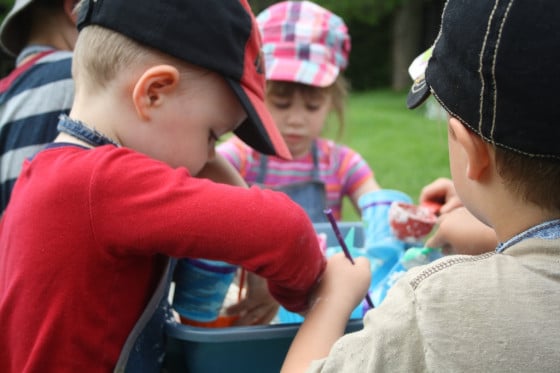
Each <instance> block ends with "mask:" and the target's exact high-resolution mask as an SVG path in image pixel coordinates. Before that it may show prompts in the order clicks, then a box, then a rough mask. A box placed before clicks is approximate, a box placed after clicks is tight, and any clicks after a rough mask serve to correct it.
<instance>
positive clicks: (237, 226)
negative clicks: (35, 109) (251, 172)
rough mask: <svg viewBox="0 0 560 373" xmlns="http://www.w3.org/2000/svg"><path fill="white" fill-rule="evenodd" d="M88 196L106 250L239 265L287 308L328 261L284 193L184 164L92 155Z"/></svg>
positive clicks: (119, 153) (301, 302)
mask: <svg viewBox="0 0 560 373" xmlns="http://www.w3.org/2000/svg"><path fill="white" fill-rule="evenodd" d="M98 153H99V152H98ZM89 196H90V201H89V203H90V206H91V222H92V223H91V224H92V230H93V233H94V236H95V237H96V240H98V241H99V242H100V243H102V247H107V248H108V250H110V251H111V253H112V254H114V255H154V254H158V253H161V254H166V255H169V256H173V257H177V258H180V257H191V258H197V257H201V258H207V259H213V260H222V261H226V262H229V263H232V264H236V265H240V266H242V267H244V268H246V269H247V270H249V271H251V272H254V273H256V274H258V275H260V276H262V277H264V278H266V279H267V280H268V281H269V289H270V291H271V293H272V295H273V296H274V297H275V298H276V299H277V300H278V301H279V302H280V303H281V304H282V305H283V306H284V307H285V308H286V309H288V310H290V311H294V312H299V311H303V310H305V309H306V308H307V297H308V294H309V292H310V290H311V289H312V288H313V286H314V284H315V283H316V281H317V278H318V277H319V276H320V275H321V273H322V271H323V270H324V268H325V265H326V261H325V258H324V257H323V254H322V253H321V251H320V249H319V246H318V241H317V236H316V233H315V230H314V229H313V225H312V223H311V221H310V220H309V219H308V218H307V215H306V214H305V212H304V210H303V209H302V208H301V207H299V206H298V205H297V204H295V203H294V202H292V201H291V200H290V199H289V198H288V197H287V196H285V195H284V194H283V193H279V192H273V191H270V190H261V189H259V188H258V187H253V188H250V189H245V188H240V187H233V186H228V185H223V184H217V183H213V182H211V181H208V180H204V179H197V178H194V177H191V176H190V175H189V173H188V171H187V170H186V169H182V168H179V169H172V168H170V167H169V166H167V165H166V164H164V163H161V162H158V161H154V160H152V159H150V158H148V157H145V156H143V155H141V154H138V153H136V152H133V151H130V150H127V149H116V150H115V149H112V151H109V152H105V153H102V154H101V155H100V154H97V159H96V170H95V172H94V173H93V176H92V179H91V184H90V191H89Z"/></svg>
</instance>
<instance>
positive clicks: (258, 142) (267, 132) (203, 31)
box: [77, 0, 291, 159]
mask: <svg viewBox="0 0 560 373" xmlns="http://www.w3.org/2000/svg"><path fill="white" fill-rule="evenodd" d="M89 25H98V26H101V27H104V28H107V29H110V30H113V31H115V32H118V33H120V34H122V35H125V36H127V37H129V38H131V39H133V40H135V41H136V42H138V43H140V44H143V45H146V46H149V47H151V48H154V49H157V50H159V51H161V52H164V53H166V54H168V55H170V56H174V57H176V58H178V59H181V60H183V61H187V62H189V63H192V64H194V65H197V66H201V67H203V68H206V69H208V70H212V71H214V72H216V73H218V74H220V75H222V76H223V77H224V78H225V79H226V81H227V82H228V83H229V85H230V86H231V88H232V89H233V91H234V92H235V94H236V95H237V97H238V98H239V100H240V102H241V104H242V105H243V107H244V108H245V111H246V112H247V117H248V118H247V120H246V121H245V122H244V123H242V124H241V126H239V127H238V128H237V129H236V130H235V134H236V135H237V136H239V138H241V140H243V141H244V142H245V143H247V144H248V145H249V146H251V147H253V148H254V149H255V150H257V151H259V152H262V153H265V154H270V155H277V156H279V157H282V158H285V159H291V155H290V152H289V150H288V148H287V146H286V144H285V142H284V140H283V138H282V136H281V134H280V132H279V131H278V129H277V127H276V125H275V123H274V120H273V119H272V116H271V114H270V112H269V111H268V109H267V108H266V105H265V102H264V97H265V75H264V72H265V71H264V60H263V58H262V52H261V38H260V33H259V31H258V27H257V25H256V21H255V17H254V15H253V13H252V11H251V8H250V6H249V4H248V3H247V0H89V1H85V2H84V4H83V5H82V6H81V7H80V9H79V14H78V22H77V26H78V29H79V30H81V29H83V28H84V27H87V26H89ZM219 109H220V108H216V110H219Z"/></svg>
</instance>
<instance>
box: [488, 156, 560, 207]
mask: <svg viewBox="0 0 560 373" xmlns="http://www.w3.org/2000/svg"><path fill="white" fill-rule="evenodd" d="M494 149H495V154H496V169H497V171H498V174H499V175H500V176H501V177H502V178H503V180H504V182H505V184H506V187H507V188H508V189H509V190H510V191H511V192H512V193H516V194H517V195H519V196H520V197H521V198H522V199H523V200H525V201H527V202H532V203H534V204H535V205H537V206H539V207H541V208H543V209H546V210H549V211H560V194H559V193H557V188H558V185H560V160H558V159H552V158H542V157H529V156H527V155H523V154H519V153H516V152H513V151H511V150H507V149H502V148H498V147H495V148H494Z"/></svg>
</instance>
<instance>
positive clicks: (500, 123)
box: [282, 0, 560, 373]
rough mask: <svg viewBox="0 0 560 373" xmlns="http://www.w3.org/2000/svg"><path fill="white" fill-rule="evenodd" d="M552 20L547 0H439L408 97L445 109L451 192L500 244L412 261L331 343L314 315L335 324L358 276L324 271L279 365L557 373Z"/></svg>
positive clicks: (557, 43)
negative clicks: (427, 53)
mask: <svg viewBox="0 0 560 373" xmlns="http://www.w3.org/2000/svg"><path fill="white" fill-rule="evenodd" d="M559 18H560V3H559V2H558V1H552V0H531V1H528V0H496V1H477V0H448V1H447V3H446V6H445V8H444V11H443V16H442V24H441V29H440V33H439V36H438V38H437V39H436V41H435V45H434V50H433V56H432V57H431V59H430V60H429V63H428V66H427V69H426V71H425V79H418V80H417V81H416V82H415V84H414V87H413V89H412V90H411V93H410V95H409V98H408V100H407V103H408V106H409V107H410V108H413V107H416V106H418V105H420V103H421V102H422V101H423V100H424V99H425V98H426V97H427V96H428V95H429V93H430V92H431V93H432V94H433V96H434V97H435V98H436V99H437V101H438V102H439V103H440V104H441V105H442V106H443V108H445V110H446V111H447V113H448V115H449V116H448V118H449V119H448V143H449V159H450V169H451V175H452V179H453V182H454V185H455V188H456V191H457V195H458V196H459V198H460V199H461V201H462V203H463V204H464V206H465V207H466V208H467V209H468V210H469V212H470V213H472V214H473V215H474V216H475V217H477V218H478V219H480V220H481V221H482V222H484V223H486V224H487V225H489V226H490V227H492V228H493V229H494V231H495V232H496V236H497V239H498V241H499V244H498V245H497V247H496V248H495V251H493V252H489V253H485V254H481V255H476V256H470V255H450V256H446V257H443V258H441V259H438V260H437V261H436V262H434V263H431V264H428V265H426V266H421V267H416V268H413V269H411V270H410V271H409V272H408V273H407V274H406V275H405V276H404V277H403V278H401V279H400V280H399V281H398V282H397V284H396V285H395V286H394V287H393V288H392V289H391V290H390V292H389V294H388V295H387V298H386V299H385V301H384V303H383V304H382V305H381V306H380V307H379V308H376V309H374V310H370V311H369V312H368V313H367V314H366V316H365V319H364V329H363V330H361V331H358V332H356V333H352V334H349V335H346V336H343V337H341V338H340V339H338V340H336V338H337V337H340V336H341V335H342V331H343V329H342V328H338V329H337V332H338V335H335V334H336V333H333V332H332V331H331V330H327V329H329V328H326V327H325V325H328V326H329V327H330V326H331V325H337V326H340V325H344V323H345V322H346V320H347V316H348V315H349V313H350V311H351V310H352V309H353V307H354V306H355V304H356V303H355V302H352V301H353V300H356V299H358V300H359V298H360V296H362V295H363V286H361V285H360V286H359V284H356V285H354V286H352V285H350V284H346V285H347V286H342V285H341V284H339V283H338V280H339V279H340V278H341V274H339V273H337V272H336V271H332V272H331V271H329V269H327V271H326V273H325V275H324V278H323V280H322V281H321V284H320V287H319V288H318V290H317V292H316V294H315V296H316V299H317V301H316V303H315V304H314V306H312V308H311V310H310V311H309V312H308V313H307V317H306V320H305V322H304V323H303V326H302V327H301V329H300V330H299V332H298V334H297V336H296V337H295V339H294V341H293V343H292V345H291V348H290V350H289V352H288V355H287V357H286V360H285V362H284V366H283V369H282V371H283V372H300V371H307V372H337V373H338V372H379V371H386V372H465V371H473V372H511V371H520V372H552V371H557V370H558V362H559V361H560V350H559V349H558V346H559V345H560V324H559V323H558V315H560V266H559V265H558V263H560V219H559V218H560V200H559V194H558V193H556V190H557V188H558V185H559V183H560V148H559V147H558V144H557V142H558V141H557V140H558V138H559V137H560V126H559V125H558V118H559V117H560V108H559V106H558V102H557V94H556V92H557V89H558V86H560V74H559V73H558V58H559V56H558V51H560V32H559V31H558V27H557V25H558V19H559ZM355 271H356V272H357V273H356V274H355V276H356V277H359V275H360V274H361V275H364V277H366V276H365V274H364V273H363V272H366V270H365V269H364V268H363V267H356V268H355ZM365 281H367V278H362V279H361V283H363V282H365ZM361 283H360V284H361ZM328 285H331V286H328ZM341 303H345V304H346V307H343V306H342V305H341ZM335 305H338V306H335ZM331 306H332V307H333V308H330V307H331ZM327 332H328V333H330V334H328V333H327ZM333 337H334V338H333ZM313 360H315V361H313ZM312 361H313V362H312Z"/></svg>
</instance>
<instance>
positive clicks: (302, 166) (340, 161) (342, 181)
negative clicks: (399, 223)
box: [217, 137, 373, 220]
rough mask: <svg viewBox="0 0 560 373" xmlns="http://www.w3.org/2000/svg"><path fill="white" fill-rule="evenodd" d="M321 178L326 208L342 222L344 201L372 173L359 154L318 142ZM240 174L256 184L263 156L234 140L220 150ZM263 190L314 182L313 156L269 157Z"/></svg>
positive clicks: (331, 144) (342, 147)
mask: <svg viewBox="0 0 560 373" xmlns="http://www.w3.org/2000/svg"><path fill="white" fill-rule="evenodd" d="M317 149H318V156H319V157H318V163H319V178H320V179H321V181H322V182H323V183H324V184H325V190H326V194H327V205H328V207H329V208H331V209H332V211H333V214H334V216H335V218H336V219H339V220H340V219H341V208H342V199H343V197H344V196H350V195H351V194H352V193H353V192H354V191H355V190H356V189H358V188H359V187H360V186H361V185H362V184H363V183H364V182H365V181H366V180H368V179H369V178H372V177H373V171H372V170H371V168H370V167H369V165H368V164H367V162H366V161H365V160H364V159H363V158H362V156H361V155H360V154H359V153H357V152H356V151H354V150H352V149H350V148H348V147H347V146H344V145H340V144H337V143H335V142H333V141H332V140H327V139H317ZM217 151H218V152H219V153H220V154H221V155H222V156H224V157H225V158H226V159H227V160H228V161H229V162H230V163H231V164H232V165H233V166H234V167H235V168H236V169H237V170H238V171H239V173H240V174H241V176H242V177H243V178H244V179H245V181H246V182H247V183H248V184H249V185H253V184H255V182H256V180H257V176H258V174H259V167H260V159H261V154H260V153H258V152H257V151H255V150H253V149H252V148H250V147H249V146H247V145H245V143H243V142H242V141H241V140H239V139H238V138H237V137H232V138H230V139H229V140H227V141H225V142H224V143H222V144H220V145H219V146H218V147H217ZM267 166H268V167H267V173H266V178H265V179H264V183H263V184H264V187H267V188H274V187H279V186H284V185H289V184H294V183H300V182H306V181H310V180H312V179H313V177H312V170H313V157H312V154H311V153H308V154H307V155H305V156H303V157H301V158H298V159H293V160H291V161H286V160H283V159H281V158H278V157H272V156H269V157H268V164H267Z"/></svg>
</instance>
